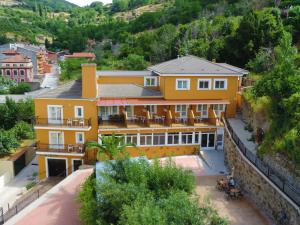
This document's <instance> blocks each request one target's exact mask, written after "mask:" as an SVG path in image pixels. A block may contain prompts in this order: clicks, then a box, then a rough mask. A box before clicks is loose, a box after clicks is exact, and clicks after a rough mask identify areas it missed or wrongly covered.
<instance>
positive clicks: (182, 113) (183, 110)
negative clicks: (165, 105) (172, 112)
mask: <svg viewBox="0 0 300 225" xmlns="http://www.w3.org/2000/svg"><path fill="white" fill-rule="evenodd" d="M187 108H188V106H187V105H176V112H177V113H179V117H180V118H187Z"/></svg>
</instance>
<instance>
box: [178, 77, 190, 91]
mask: <svg viewBox="0 0 300 225" xmlns="http://www.w3.org/2000/svg"><path fill="white" fill-rule="evenodd" d="M176 90H190V80H189V79H176Z"/></svg>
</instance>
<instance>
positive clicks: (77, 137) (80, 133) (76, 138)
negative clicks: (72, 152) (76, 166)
mask: <svg viewBox="0 0 300 225" xmlns="http://www.w3.org/2000/svg"><path fill="white" fill-rule="evenodd" d="M79 135H82V141H80V140H79ZM75 141H76V144H84V141H85V139H84V132H76V133H75Z"/></svg>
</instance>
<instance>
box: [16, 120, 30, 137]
mask: <svg viewBox="0 0 300 225" xmlns="http://www.w3.org/2000/svg"><path fill="white" fill-rule="evenodd" d="M13 132H14V134H15V137H16V138H17V139H18V140H22V139H32V138H33V137H34V132H33V129H32V126H31V125H29V124H28V123H26V122H24V121H21V122H18V123H17V124H16V125H15V126H14V128H13Z"/></svg>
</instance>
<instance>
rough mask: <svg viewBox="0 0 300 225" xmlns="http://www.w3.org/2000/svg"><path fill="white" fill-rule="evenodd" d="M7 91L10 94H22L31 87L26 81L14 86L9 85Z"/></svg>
mask: <svg viewBox="0 0 300 225" xmlns="http://www.w3.org/2000/svg"><path fill="white" fill-rule="evenodd" d="M9 91H10V93H11V94H24V93H25V92H30V91H31V87H30V85H29V84H27V83H19V84H18V85H16V86H11V87H10V88H9Z"/></svg>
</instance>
